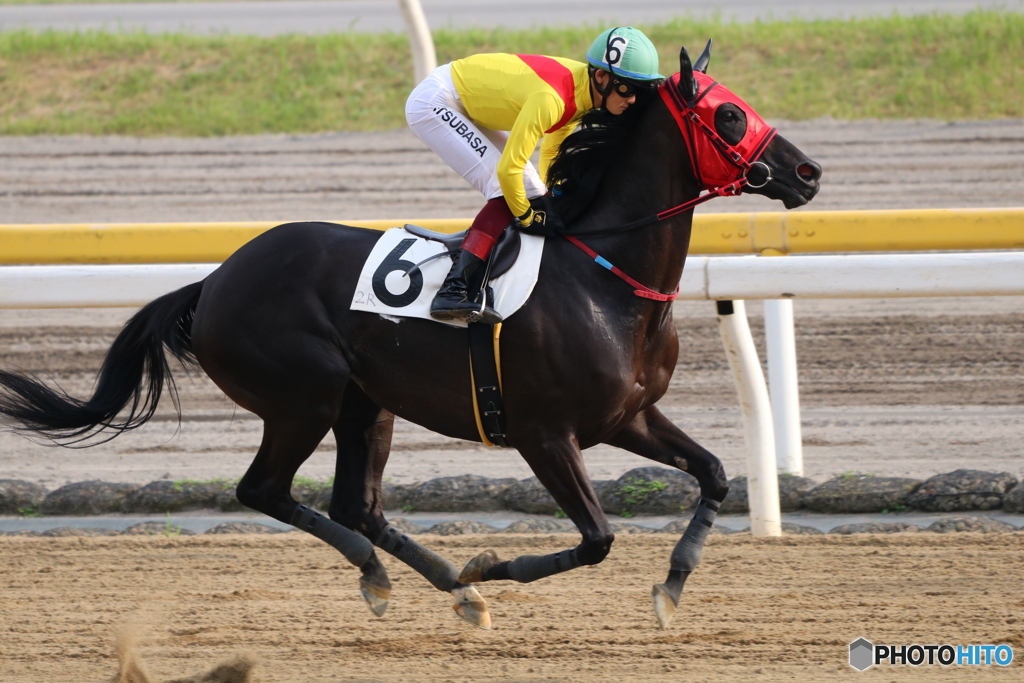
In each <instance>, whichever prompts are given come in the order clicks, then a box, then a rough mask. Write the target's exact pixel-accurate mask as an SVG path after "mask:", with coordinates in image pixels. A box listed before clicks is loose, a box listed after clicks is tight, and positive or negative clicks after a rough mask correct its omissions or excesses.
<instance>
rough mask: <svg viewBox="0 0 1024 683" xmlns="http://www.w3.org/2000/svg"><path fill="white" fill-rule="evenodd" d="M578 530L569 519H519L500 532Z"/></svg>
mask: <svg viewBox="0 0 1024 683" xmlns="http://www.w3.org/2000/svg"><path fill="white" fill-rule="evenodd" d="M574 531H576V527H575V526H573V523H572V522H570V521H569V520H567V519H519V520H516V521H514V522H512V523H511V524H509V525H508V526H507V527H505V528H504V529H502V530H501V531H500V532H499V533H502V534H560V533H572V532H574Z"/></svg>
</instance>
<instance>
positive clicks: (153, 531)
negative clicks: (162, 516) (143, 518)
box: [121, 520, 196, 538]
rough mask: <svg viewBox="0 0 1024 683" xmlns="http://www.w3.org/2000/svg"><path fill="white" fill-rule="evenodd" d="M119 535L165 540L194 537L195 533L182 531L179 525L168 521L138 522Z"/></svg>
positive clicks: (186, 530)
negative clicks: (163, 538) (161, 538)
mask: <svg viewBox="0 0 1024 683" xmlns="http://www.w3.org/2000/svg"><path fill="white" fill-rule="evenodd" d="M121 535H122V536H166V537H167V538H174V537H176V536H195V535H196V532H194V531H189V530H188V529H182V528H181V525H180V524H175V523H174V522H173V521H170V520H169V521H166V522H139V523H138V524H133V525H132V526H130V527H128V528H127V529H125V530H124V531H122V532H121Z"/></svg>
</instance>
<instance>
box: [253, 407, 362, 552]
mask: <svg viewBox="0 0 1024 683" xmlns="http://www.w3.org/2000/svg"><path fill="white" fill-rule="evenodd" d="M332 421H333V415H331V416H330V417H325V416H323V415H320V416H318V415H317V411H315V410H311V411H310V412H309V413H307V414H305V415H303V416H301V417H296V416H289V417H274V418H264V421H263V443H261V444H260V449H259V451H258V452H257V453H256V458H255V460H253V463H252V465H250V466H249V469H248V471H247V472H246V473H245V476H243V477H242V480H241V481H240V482H239V483H238V488H237V489H236V495H237V497H238V500H239V502H240V503H242V504H243V505H245V506H247V507H250V508H252V509H254V510H258V511H259V512H262V513H264V514H266V515H269V516H270V517H273V518H274V519H276V520H278V521H281V522H285V523H286V524H291V525H292V526H295V527H297V528H299V529H301V530H302V531H306V532H308V533H310V534H312V535H314V536H316V537H317V538H319V539H321V540H322V541H325V542H326V543H328V544H329V545H331V546H333V547H334V548H336V549H337V550H338V551H339V552H341V554H342V555H344V556H345V559H347V560H348V561H349V562H351V563H352V564H353V565H355V566H357V567H363V566H364V565H365V564H366V562H367V561H368V560H369V559H370V557H371V556H372V555H373V545H372V544H371V543H370V541H369V540H367V539H366V538H364V537H363V536H360V535H359V534H357V533H356V532H354V531H352V530H350V529H346V528H345V527H343V526H341V525H340V524H337V523H336V522H332V521H331V520H329V519H327V518H326V517H324V516H323V515H321V514H320V513H318V512H316V511H315V510H310V509H309V508H308V507H306V506H305V505H300V504H299V503H298V501H296V500H295V499H294V498H292V495H291V485H292V480H293V479H294V478H295V473H296V472H297V471H298V469H299V466H300V465H302V463H303V462H305V461H306V459H307V458H308V457H309V456H310V455H311V454H312V453H313V451H314V450H316V447H317V446H318V445H319V444H320V442H321V441H322V440H323V438H324V436H325V435H326V434H327V430H328V429H330V424H331V422H332Z"/></svg>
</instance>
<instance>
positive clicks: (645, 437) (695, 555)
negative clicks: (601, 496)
mask: <svg viewBox="0 0 1024 683" xmlns="http://www.w3.org/2000/svg"><path fill="white" fill-rule="evenodd" d="M608 443H609V444H610V445H612V446H617V447H619V448H623V449H625V450H627V451H631V452H633V453H636V454H637V455H642V456H643V457H645V458H650V459H651V460H654V461H656V462H660V463H662V464H663V465H668V466H669V467H675V468H678V469H681V470H683V471H684V472H689V473H690V474H692V475H693V476H694V477H696V478H697V482H698V483H699V484H700V494H701V497H700V499H699V500H698V501H697V509H696V511H695V512H694V514H693V518H692V519H691V520H690V523H689V525H687V527H686V531H685V532H684V533H683V537H682V538H681V539H679V542H678V543H677V544H676V547H675V549H674V550H673V551H672V559H671V565H670V569H669V573H668V578H667V579H666V580H665V583H659V584H657V585H656V586H654V589H653V591H652V597H653V599H654V613H655V615H656V616H657V618H658V623H659V624H660V625H661V627H662V628H667V627H668V624H669V622H670V621H671V620H672V616H673V615H674V614H675V611H676V608H677V607H678V605H679V598H680V596H682V594H683V584H685V583H686V579H687V577H689V576H690V573H691V572H693V570H694V569H696V568H697V563H698V562H700V556H701V552H702V550H703V548H704V543H705V542H706V541H707V537H708V533H709V532H710V530H711V526H712V524H713V523H714V521H715V516H716V515H717V513H718V508H719V507H720V506H721V503H722V501H723V500H725V494H726V493H728V492H729V486H728V484H727V482H726V479H725V469H724V468H723V467H722V462H721V461H720V460H719V459H718V458H716V457H715V456H714V455H712V454H711V453H710V452H708V451H707V450H706V449H704V448H703V447H701V446H700V445H698V444H697V442H696V441H694V440H693V439H691V438H690V437H688V436H687V435H686V434H684V433H683V432H682V430H680V429H679V428H678V427H676V426H675V425H674V424H672V422H671V420H669V419H668V418H667V417H665V416H664V415H663V414H662V413H661V411H659V410H658V409H657V408H655V407H654V406H651V407H649V408H648V409H647V410H645V411H643V412H641V413H638V414H637V416H636V417H635V418H634V419H633V421H632V422H631V423H630V424H629V425H627V426H626V427H625V428H624V429H622V430H621V431H619V432H618V433H617V434H616V435H615V436H614V437H613V438H611V439H609V440H608Z"/></svg>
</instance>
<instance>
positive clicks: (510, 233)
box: [403, 223, 522, 280]
mask: <svg viewBox="0 0 1024 683" xmlns="http://www.w3.org/2000/svg"><path fill="white" fill-rule="evenodd" d="M403 227H404V229H405V231H406V232H407V233H409V234H410V235H415V236H416V237H422V238H423V239H425V240H432V241H434V242H440V243H441V244H443V245H444V246H445V249H447V250H448V255H449V256H451V257H453V258H454V256H455V252H456V251H458V249H459V246H460V245H461V244H462V240H463V239H465V237H466V233H467V232H469V231H468V230H463V231H462V232H453V233H446V232H435V231H433V230H428V229H427V228H424V227H421V226H419V225H412V224H411V223H406V224H405V225H404V226H403ZM521 246H522V238H520V236H519V231H518V230H513V229H512V228H506V229H505V232H503V233H502V234H501V237H500V238H499V239H498V243H497V244H496V245H494V249H492V250H491V255H490V256H488V260H489V261H490V265H489V266H488V271H487V279H488V280H493V279H495V278H497V277H500V276H501V275H504V274H505V273H507V272H508V270H509V268H511V267H512V265H513V264H514V263H515V262H516V259H517V258H519V250H520V248H521Z"/></svg>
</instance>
